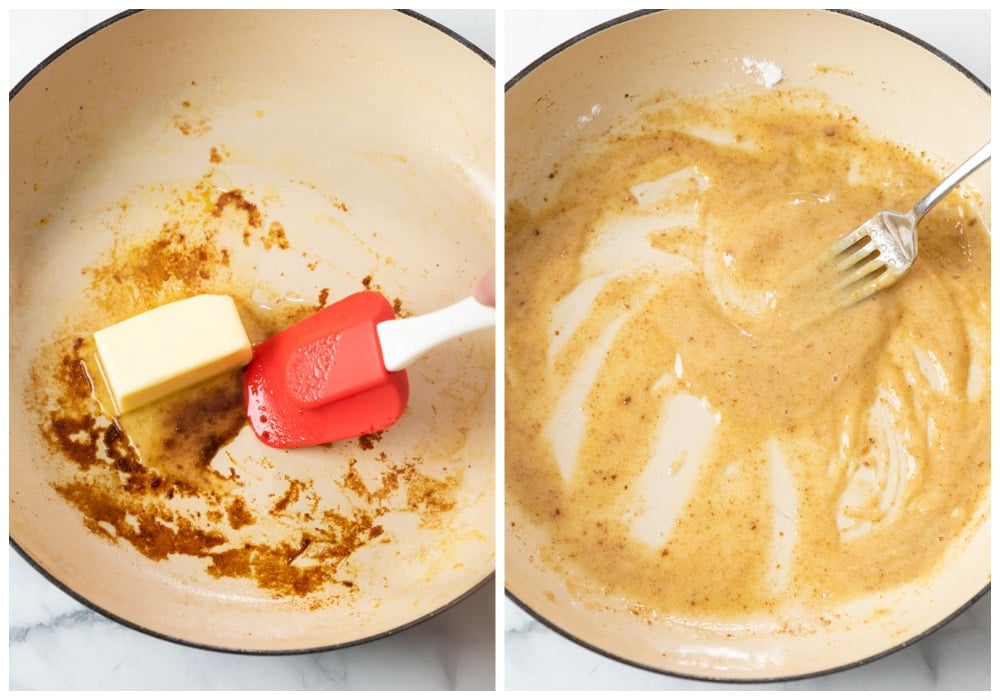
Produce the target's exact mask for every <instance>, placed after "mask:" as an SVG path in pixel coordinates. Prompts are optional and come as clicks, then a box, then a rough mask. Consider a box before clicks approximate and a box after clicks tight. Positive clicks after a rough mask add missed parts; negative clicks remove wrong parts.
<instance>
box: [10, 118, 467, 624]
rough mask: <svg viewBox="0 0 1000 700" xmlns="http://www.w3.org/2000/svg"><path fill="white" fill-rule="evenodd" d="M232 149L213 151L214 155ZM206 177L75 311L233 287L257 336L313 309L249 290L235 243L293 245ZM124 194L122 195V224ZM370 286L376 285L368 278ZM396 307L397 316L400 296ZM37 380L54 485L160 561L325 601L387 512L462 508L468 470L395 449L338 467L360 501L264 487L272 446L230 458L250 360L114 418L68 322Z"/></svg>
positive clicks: (237, 192)
mask: <svg viewBox="0 0 1000 700" xmlns="http://www.w3.org/2000/svg"><path fill="white" fill-rule="evenodd" d="M185 109H190V106H189V105H185ZM222 159H223V154H222V152H221V151H220V150H219V149H217V148H212V149H211V154H210V161H211V162H212V163H219V162H221V161H222ZM209 177H210V175H208V176H206V177H205V178H204V179H202V180H200V181H198V182H197V183H195V184H194V186H193V187H192V188H191V189H190V190H189V191H186V192H178V193H176V197H175V201H176V202H177V206H176V207H175V208H172V209H171V210H170V211H168V212H167V213H166V214H165V216H164V220H163V221H162V222H161V223H160V224H159V225H158V227H156V228H154V229H152V230H151V231H149V233H148V234H147V235H145V236H143V235H140V232H136V231H134V230H131V229H128V228H127V227H124V226H122V227H121V228H115V226H114V222H112V228H113V229H114V230H113V234H114V235H113V236H112V237H111V238H110V241H111V243H110V245H109V249H108V251H107V253H106V255H105V261H104V262H102V263H101V264H97V265H92V266H90V267H87V268H84V269H82V270H81V273H82V274H83V275H84V276H85V277H87V278H89V279H90V285H89V287H88V290H87V294H86V298H85V299H84V300H83V302H82V305H81V308H80V309H78V310H75V312H74V313H72V314H68V317H72V318H73V319H74V320H75V321H76V322H77V324H78V326H79V323H80V320H81V319H85V323H84V326H85V327H86V328H93V330H97V329H99V328H103V327H106V326H108V325H111V324H112V323H115V322H117V321H120V320H122V319H124V318H128V317H131V316H133V315H135V314H137V313H140V312H142V311H146V310H148V309H150V308H153V307H155V306H158V305H160V304H163V303H167V302H170V301H175V300H177V299H181V298H185V297H188V296H193V295H195V294H199V293H203V292H213V293H228V294H230V295H231V296H233V298H234V299H235V300H236V302H237V305H238V306H239V308H240V312H241V315H242V316H243V317H244V322H245V325H246V326H247V329H248V333H249V334H250V335H251V340H252V341H254V342H259V341H260V340H263V338H264V337H267V336H268V335H271V334H273V333H275V332H278V331H280V330H281V329H283V328H284V327H287V326H288V325H290V324H291V323H294V322H295V321H297V320H300V319H301V318H303V317H305V316H306V315H307V314H309V313H313V312H314V311H315V308H316V307H315V306H314V305H312V304H307V303H303V304H301V308H289V307H287V306H286V307H285V308H283V309H281V310H280V312H279V311H275V312H272V314H271V315H268V313H267V312H264V311H262V310H261V309H260V308H259V307H258V306H257V305H255V304H254V303H253V302H252V299H251V297H250V293H251V290H249V289H246V288H244V287H243V286H240V285H239V284H236V283H235V281H234V275H233V273H232V270H231V269H230V266H231V264H232V256H231V255H230V250H231V247H232V246H233V244H234V243H236V242H238V241H240V240H242V241H243V243H244V244H246V245H248V246H250V245H260V247H261V249H262V250H266V249H267V248H269V247H272V246H278V247H281V248H287V247H290V241H289V238H288V237H287V236H286V235H285V229H284V226H283V225H282V224H281V223H279V222H276V221H272V222H270V223H269V224H268V228H267V235H266V236H256V235H248V234H247V232H248V231H251V230H253V231H257V230H258V229H260V228H261V227H262V226H263V225H264V221H265V217H264V214H263V212H262V211H261V208H260V207H259V206H258V205H257V204H256V203H254V202H252V201H250V200H249V199H248V198H247V196H246V195H245V193H244V191H243V190H241V189H239V188H233V189H229V190H228V191H226V192H224V193H223V194H222V195H219V196H218V197H215V195H214V193H215V192H217V191H218V189H217V188H215V187H214V185H213V184H212V183H211V182H209V181H208V178H209ZM129 206H130V205H129V203H128V202H127V201H123V202H121V203H120V205H119V206H118V208H117V211H119V212H121V213H122V219H121V220H125V218H124V215H125V214H126V213H127V212H128V211H129ZM244 217H245V221H244V220H242V219H243V218H244ZM112 218H113V217H112ZM363 284H364V285H365V286H366V287H367V286H370V285H371V284H372V279H371V277H370V276H368V277H366V278H365V280H364V281H363ZM328 296H329V289H323V290H322V291H321V292H320V293H319V298H318V302H319V305H320V306H324V305H325V304H326V303H327V300H328ZM393 304H394V307H395V308H396V309H397V312H398V310H399V309H400V308H401V302H400V300H399V299H396V300H395V301H394V302H393ZM279 316H280V318H279ZM32 377H33V385H34V393H33V395H31V396H28V397H26V402H27V405H28V407H29V408H30V409H31V410H34V411H35V412H36V413H37V414H38V415H39V425H40V430H41V432H42V435H43V437H44V439H45V440H46V441H47V443H48V444H49V446H50V448H51V450H52V452H53V453H54V454H55V455H56V456H57V462H58V463H59V464H61V465H62V466H61V471H60V472H59V473H58V476H57V477H55V478H53V479H52V480H51V484H52V488H53V489H54V492H55V493H57V494H59V496H61V497H62V498H63V499H65V500H66V501H67V502H68V503H70V504H71V505H72V506H73V507H74V508H75V509H76V510H77V511H79V513H80V516H81V519H82V523H83V525H84V526H85V528H86V529H87V530H88V531H89V532H91V533H93V534H94V535H95V536H99V537H102V538H106V539H108V540H110V541H112V542H116V543H119V544H120V545H121V546H131V547H132V548H134V549H135V551H137V552H139V553H140V554H141V555H143V556H144V557H146V558H148V559H149V560H151V561H154V562H165V561H166V560H167V559H168V558H170V557H172V556H174V555H184V556H189V557H195V558H197V559H201V560H203V561H204V562H205V568H204V571H205V573H206V575H208V576H210V577H215V578H223V579H224V578H237V579H248V580H251V581H253V582H254V584H255V585H256V586H258V587H259V588H260V589H263V590H265V591H268V592H269V593H270V594H273V595H275V596H294V597H305V596H309V601H308V602H307V604H308V605H311V606H317V605H321V604H327V603H328V602H329V601H330V600H335V599H342V598H337V596H336V595H335V596H334V597H333V598H330V597H329V595H328V594H329V593H330V592H331V591H340V593H338V594H337V595H339V596H342V595H343V591H344V590H345V589H346V590H347V591H348V592H349V593H350V595H355V594H356V593H357V592H358V584H357V581H356V578H355V575H353V574H352V575H350V576H348V575H347V574H346V573H343V572H342V571H341V569H343V568H344V567H342V566H341V565H342V563H343V562H344V561H345V560H347V559H349V558H350V557H351V556H352V554H354V553H355V552H356V551H358V549H360V548H362V547H366V546H370V545H371V544H372V543H377V542H386V541H391V540H390V538H391V535H387V534H386V531H385V529H384V527H383V525H382V524H381V522H380V519H381V518H382V517H383V516H385V515H387V514H388V513H391V512H413V513H416V514H418V515H419V517H420V522H421V524H422V525H423V526H426V527H431V526H434V524H435V523H436V522H439V519H440V518H441V516H442V515H443V514H444V513H446V512H448V511H449V510H450V509H452V508H453V507H454V504H455V490H456V488H457V486H458V483H459V482H458V481H457V480H454V479H453V480H436V479H433V478H430V477H427V476H425V475H423V474H422V473H421V472H420V471H419V467H420V460H419V459H402V460H398V461H397V460H395V459H391V458H389V457H388V456H387V455H386V453H385V452H380V453H379V454H378V455H377V456H376V460H375V463H376V466H377V468H378V469H379V470H380V472H379V473H378V474H374V475H373V474H369V473H366V474H365V475H364V478H362V474H361V472H360V471H359V467H358V465H357V462H356V460H355V459H354V458H349V459H348V462H347V463H346V464H341V465H337V464H335V463H334V464H331V473H332V474H337V473H339V474H341V477H340V478H338V479H337V484H336V485H337V488H339V489H340V490H341V492H342V493H343V494H344V495H346V496H347V497H348V503H349V505H348V504H344V503H340V502H339V501H338V504H337V506H336V507H332V506H331V505H330V504H327V503H325V502H324V501H323V498H322V495H321V489H320V488H319V486H318V485H317V484H314V483H312V482H311V481H310V480H309V479H299V478H293V477H292V476H290V475H289V476H286V477H285V483H286V484H287V486H286V487H285V488H284V489H281V490H278V491H277V492H276V493H272V494H270V495H269V496H268V497H267V498H265V499H261V498H260V497H259V496H257V497H255V496H254V495H253V494H252V493H251V491H250V490H248V488H247V484H246V483H245V480H246V477H247V472H248V470H253V471H255V472H257V473H267V472H269V471H270V470H272V469H273V468H274V467H273V465H272V464H271V463H270V462H269V460H267V459H266V457H261V458H259V459H258V460H257V461H256V463H253V464H251V463H246V460H244V462H243V463H237V462H236V461H235V460H234V459H233V458H232V457H230V456H229V454H228V451H227V450H228V447H229V445H231V444H232V443H233V441H234V440H235V439H236V437H237V435H238V434H239V433H240V432H241V431H242V430H243V427H244V425H245V424H246V415H245V407H244V404H243V395H242V375H241V372H239V371H235V372H231V373H229V374H226V375H223V376H220V377H217V378H215V379H213V380H211V381H209V382H206V383H204V384H202V385H199V386H197V387H195V388H193V389H190V390H186V391H184V392H181V393H178V394H176V395H173V396H170V397H167V398H166V399H164V400H162V401H160V402H157V403H154V404H152V405H150V406H148V407H145V408H143V409H140V410H138V411H135V412H130V413H128V414H126V415H124V416H122V417H119V418H115V417H114V416H113V415H111V414H110V413H109V411H108V410H107V408H106V407H108V406H110V401H109V397H108V394H107V390H106V389H105V388H104V386H103V380H102V379H101V377H100V373H99V370H98V365H97V363H96V361H95V348H94V344H93V340H92V337H91V336H90V335H89V334H88V333H80V332H79V331H78V330H74V331H69V330H67V332H66V333H63V334H62V335H61V339H57V340H55V341H54V342H53V343H52V345H51V346H49V347H47V348H45V349H44V350H43V351H41V352H40V354H39V358H38V361H37V362H36V363H35V366H34V368H33V371H32ZM381 439H382V436H381V434H380V433H376V434H373V435H369V436H365V437H363V438H361V439H360V440H359V442H358V447H359V449H361V450H365V451H369V450H372V449H374V447H375V445H376V444H377V443H378V442H379V441H380V440H381ZM366 484H367V485H366ZM322 486H326V487H329V484H325V485H322ZM324 595H326V597H323V596H324ZM324 601H326V602H324Z"/></svg>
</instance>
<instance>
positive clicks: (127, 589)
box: [10, 11, 495, 654]
mask: <svg viewBox="0 0 1000 700" xmlns="http://www.w3.org/2000/svg"><path fill="white" fill-rule="evenodd" d="M493 93H494V69H493V66H492V61H491V60H490V59H488V58H487V57H486V56H485V55H483V54H482V52H480V51H479V50H478V49H474V48H473V47H471V46H469V45H466V44H465V43H463V42H462V41H461V40H459V39H458V37H457V36H456V35H454V34H452V33H451V32H450V31H448V30H445V29H444V28H443V27H441V26H439V25H437V24H434V23H432V22H430V21H429V20H426V19H425V18H422V17H420V16H418V15H416V14H415V13H410V12H401V11H285V12H264V11H261V12H243V11H195V12H187V11H165V12H161V11H141V12H136V13H125V14H123V15H120V16H117V17H115V18H113V20H111V21H109V22H107V23H104V24H102V25H100V26H98V27H96V28H95V29H94V30H93V31H92V32H89V33H88V34H86V35H85V36H83V37H81V38H80V39H79V40H77V41H74V42H71V43H70V44H69V45H67V46H66V47H64V48H63V49H62V50H61V51H60V52H59V53H57V54H56V55H54V56H52V57H50V59H49V60H47V62H46V63H44V64H43V65H42V66H41V67H40V68H39V69H37V70H36V71H34V72H33V73H32V74H30V75H29V77H28V78H27V79H26V80H24V81H22V82H21V83H20V84H19V85H18V86H17V88H16V89H15V90H14V91H13V92H12V94H11V99H10V128H11V135H12V138H11V153H10V164H11V193H10V195H11V196H10V200H11V211H10V229H11V236H10V259H11V278H10V310H11V324H10V325H11V351H10V369H11V373H10V374H11V387H10V388H11V403H12V406H18V407H23V408H24V410H16V411H12V412H11V425H10V434H11V453H10V463H11V466H10V536H11V543H12V545H13V546H14V547H15V548H16V549H17V550H18V551H19V552H20V553H22V554H23V555H24V556H25V557H26V558H27V559H28V560H29V561H30V562H31V563H32V564H33V565H34V566H35V567H36V568H37V569H38V570H39V571H41V572H42V573H43V574H44V575H45V576H46V577H48V578H49V579H50V580H51V581H53V582H54V583H56V584H57V585H59V586H60V587H62V588H63V589H64V590H66V591H67V592H68V593H70V594H71V595H73V596H74V597H75V598H77V599H78V600H80V601H82V602H84V603H86V604H87V605H89V606H91V607H93V608H95V609H97V610H99V611H101V612H102V613H104V614H105V615H107V616H109V617H111V618H112V619H115V620H118V621H120V622H122V623H124V624H126V625H129V626H131V627H133V628H136V629H138V630H141V631H143V632H146V633H149V634H151V635H154V636H158V637H161V638H164V639H168V640H172V641H176V642H180V643H183V644H187V645H191V646H196V647H203V648H209V649H220V650H226V651H239V652H247V653H261V654H283V653H295V652H302V651H314V650H319V649H330V648H337V647H342V646H347V645H353V644H358V643H361V642H364V641H366V640H371V639H375V638H379V637H382V636H384V635H387V634H390V633H393V632H395V631H398V630H401V629H405V628H407V627H410V626H412V625H414V624H416V623H418V622H420V621H422V620H425V619H427V618H429V617H431V616H433V615H435V614H437V613H438V612H440V611H442V610H445V609H447V608H449V607H450V606H452V605H453V604H454V603H455V602H457V601H458V600H461V599H463V598H465V597H466V596H468V595H469V594H470V593H471V592H473V591H474V590H476V589H478V588H479V587H480V586H482V585H483V584H485V583H487V582H489V581H490V579H491V577H492V574H493V571H494V566H495V552H494V541H493V513H494V503H495V489H494V414H493V413H494V411H493V398H492V397H493V395H494V388H493V343H492V340H493V338H492V334H488V333H484V334H481V335H480V336H476V337H474V338H473V337H470V338H468V339H463V340H462V342H460V343H453V344H450V345H448V346H447V347H444V348H442V349H440V350H438V351H436V352H435V353H433V354H432V355H429V356H428V357H426V358H423V359H422V360H421V361H420V362H419V363H415V364H414V365H413V366H412V367H411V368H410V369H409V370H408V371H409V375H410V382H411V390H412V393H411V401H410V403H409V405H408V407H407V409H406V411H405V412H404V413H403V415H402V416H401V417H400V419H399V421H398V422H397V423H396V425H394V426H393V428H392V429H391V430H386V431H384V432H382V433H380V434H377V435H374V436H368V437H367V438H366V439H364V440H362V439H355V440H349V441H343V442H340V443H336V444H333V445H325V446H317V447H311V448H306V449H303V450H292V451H284V450H276V449H272V448H269V447H267V446H265V445H263V444H262V443H261V442H260V441H259V440H257V439H256V438H254V436H253V435H252V433H251V431H250V429H249V426H246V425H243V426H242V428H241V429H239V430H238V431H236V433H235V437H233V436H232V435H230V436H229V438H231V439H228V438H227V440H228V441H226V442H225V443H224V444H223V445H222V446H221V447H220V446H219V445H215V450H216V451H214V452H212V454H214V457H213V458H212V460H211V462H210V464H208V465H207V466H196V465H193V464H187V465H185V464H183V463H182V464H175V465H174V466H169V467H168V466H162V468H161V465H154V464H148V463H143V462H142V461H141V460H139V461H138V462H137V461H135V460H134V459H133V458H134V456H135V455H134V454H132V453H130V452H128V448H127V447H125V446H124V443H122V442H120V441H118V438H117V435H113V434H111V433H108V432H107V424H106V422H102V421H104V420H105V419H104V418H98V420H97V422H96V424H88V423H86V416H84V415H82V414H81V413H80V411H79V407H80V402H81V401H82V402H84V403H85V402H86V401H88V399H87V398H86V397H85V396H84V397H80V396H79V395H78V394H76V393H74V392H73V391H72V390H69V391H67V386H69V384H67V382H68V381H69V379H68V378H71V377H72V376H78V375H79V372H78V370H79V368H80V367H81V365H80V362H81V361H82V360H86V362H84V365H85V366H86V367H87V368H88V369H90V368H91V366H90V365H89V364H88V362H89V361H90V360H92V358H91V357H90V356H89V355H87V354H86V353H87V352H88V348H89V347H90V346H89V343H90V340H89V338H90V334H92V333H93V332H94V331H96V330H98V329H101V328H106V327H108V326H110V325H111V324H112V323H115V322H118V321H121V320H123V319H125V318H128V317H131V316H133V315H135V314H137V313H139V312H140V311H144V310H146V308H145V307H151V306H154V305H155V303H158V302H162V301H173V300H176V299H177V298H181V297H187V296H194V295H195V294H196V293H219V294H229V295H231V296H233V297H234V299H235V300H236V302H237V305H238V307H239V310H240V313H241V316H242V317H243V321H244V323H245V325H246V326H247V329H248V333H249V334H250V336H251V340H252V341H253V342H254V343H259V342H261V341H262V340H263V339H264V338H265V337H267V336H269V335H272V334H274V333H277V332H278V331H280V330H281V329H282V328H284V327H287V325H289V324H290V323H291V322H292V321H293V320H296V319H298V318H301V317H302V316H303V315H305V314H307V313H311V312H314V311H315V310H316V309H318V308H319V307H321V306H322V305H324V304H325V303H326V302H327V300H329V301H330V302H332V301H334V300H336V299H339V298H342V297H345V296H347V295H348V294H350V293H353V292H356V291H360V290H362V289H365V288H371V289H377V290H378V291H380V292H382V293H383V294H385V295H386V296H387V298H389V299H392V300H393V301H394V302H395V303H396V304H397V305H398V309H399V310H400V312H402V313H405V314H413V315H418V314H421V313H426V312H428V311H432V310H434V309H437V308H440V307H442V306H444V305H446V304H447V303H450V302H452V301H453V300H454V299H457V298H461V297H462V296H465V295H467V294H468V289H469V286H470V285H471V284H472V282H473V280H475V279H476V277H477V276H478V275H479V274H481V273H482V271H483V270H485V269H487V268H488V267H489V265H491V264H492V263H493V240H494V234H493V221H494V217H493V206H494V202H493V193H492V181H493V173H494V167H493V163H494V153H493V151H494V148H493V143H494V126H493V124H494V121H493V113H494V110H493V102H494V98H493ZM29 270H30V274H29V272H28V271H29ZM40 299H44V300H45V301H44V303H39V300H40ZM77 340H78V341H79V342H76V341H77ZM67 368H68V369H67ZM64 370H67V371H68V373H67V372H64ZM74 386H78V385H74ZM192 396H201V394H192ZM168 405H169V406H175V405H176V404H171V403H170V402H169V401H168V402H165V403H164V405H163V406H162V407H158V408H155V409H152V408H151V409H150V410H149V411H148V412H144V410H138V411H136V412H134V414H127V415H126V416H125V417H124V419H123V425H124V426H125V428H126V432H129V429H130V428H129V426H130V425H131V426H133V427H134V434H132V435H131V436H138V437H139V438H143V437H144V436H145V437H146V438H149V437H150V436H155V435H157V431H158V430H159V429H160V428H162V427H163V426H162V425H157V424H156V420H159V419H162V418H163V416H164V415H165V411H166V410H167V407H168ZM158 406H159V405H158ZM91 407H93V406H91ZM190 408H191V407H189V409H190ZM194 408H195V409H197V408H198V406H195V407H194ZM83 413H86V411H84V412H83ZM91 415H95V414H91ZM56 417H58V418H61V419H68V418H73V419H79V420H83V421H84V422H82V423H80V425H81V426H82V428H81V430H79V431H76V432H66V431H63V432H62V433H58V431H55V428H54V425H55V418H56ZM244 420H245V416H244ZM130 421H131V422H130ZM143 421H145V422H143ZM167 427H168V429H172V428H173V426H172V425H170V426H167ZM54 431H55V432H54ZM60 436H61V438H66V439H68V440H69V441H78V442H79V443H80V444H81V448H80V450H82V452H81V451H79V450H78V451H75V452H74V450H73V447H72V445H69V444H67V443H60V439H61V438H60ZM151 444H152V443H151V442H150V443H148V444H146V445H143V446H142V448H143V449H141V450H140V453H142V452H143V450H146V448H148V446H149V445H151ZM105 449H107V450H108V451H109V452H114V451H116V450H117V451H118V452H117V454H118V455H119V456H120V457H121V456H124V457H127V458H128V459H125V461H122V462H121V463H120V465H121V466H122V467H123V469H124V468H125V467H128V468H129V469H130V470H131V472H130V473H126V472H125V471H124V470H119V472H118V473H117V475H116V473H115V471H114V466H113V464H112V465H110V466H109V464H107V463H106V460H104V458H103V457H102V456H101V455H103V453H104V450H105ZM156 449H160V448H156ZM149 450H152V448H149ZM83 453H86V455H84V456H81V454H83ZM147 453H148V450H147ZM74 455H76V457H75V459H77V461H74ZM87 455H89V456H87ZM140 456H141V454H140ZM124 457H123V458H124ZM88 460H90V461H88ZM130 460H131V461H130ZM91 461H92V462H93V463H91ZM164 464H166V463H164ZM109 483H120V489H126V488H128V489H132V491H131V492H129V491H125V490H118V491H116V490H114V489H110V488H108V486H107V485H108V484H109ZM165 484H171V485H173V486H174V487H175V488H173V489H172V490H169V491H168V488H167V487H166V486H164V485H165ZM125 494H128V498H125V497H124V495H125ZM188 535H190V537H188ZM282 552H285V554H282ZM404 563H405V565H403V564H404ZM272 564H273V565H277V566H278V567H279V569H280V570H281V571H282V572H283V573H282V574H281V575H280V576H274V577H270V578H269V574H268V573H267V567H268V566H270V565H272Z"/></svg>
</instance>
